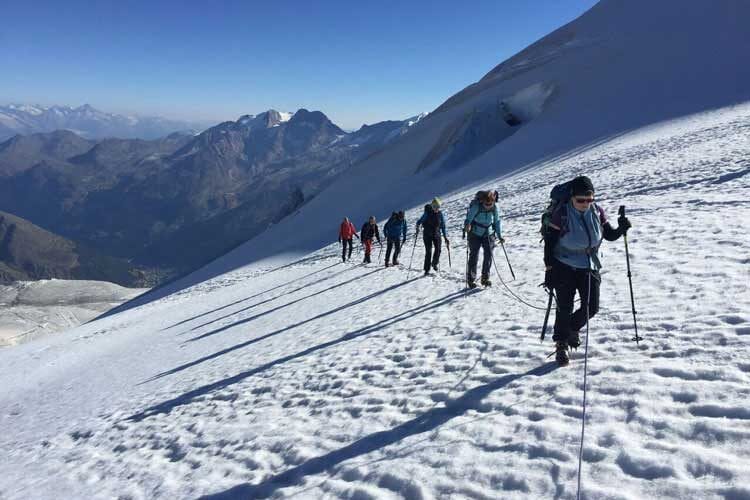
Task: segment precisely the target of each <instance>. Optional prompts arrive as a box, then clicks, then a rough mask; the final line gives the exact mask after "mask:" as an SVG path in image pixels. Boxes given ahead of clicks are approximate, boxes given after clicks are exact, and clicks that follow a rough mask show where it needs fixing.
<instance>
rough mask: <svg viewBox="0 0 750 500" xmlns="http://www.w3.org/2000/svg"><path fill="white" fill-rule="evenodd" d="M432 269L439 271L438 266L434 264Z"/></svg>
mask: <svg viewBox="0 0 750 500" xmlns="http://www.w3.org/2000/svg"><path fill="white" fill-rule="evenodd" d="M432 269H434V270H435V272H437V270H438V267H437V264H433V265H432Z"/></svg>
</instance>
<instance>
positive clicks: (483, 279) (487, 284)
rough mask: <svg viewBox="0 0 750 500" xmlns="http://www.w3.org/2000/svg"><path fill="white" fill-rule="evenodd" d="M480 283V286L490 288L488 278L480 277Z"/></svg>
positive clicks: (490, 284)
mask: <svg viewBox="0 0 750 500" xmlns="http://www.w3.org/2000/svg"><path fill="white" fill-rule="evenodd" d="M481 283H482V286H492V282H491V281H490V278H489V276H482V280H481Z"/></svg>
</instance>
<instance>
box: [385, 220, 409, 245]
mask: <svg viewBox="0 0 750 500" xmlns="http://www.w3.org/2000/svg"><path fill="white" fill-rule="evenodd" d="M383 233H385V237H386V238H388V239H391V240H397V239H399V238H402V239H406V219H404V220H399V219H397V218H394V217H391V218H390V219H388V222H386V223H385V226H384V227H383Z"/></svg>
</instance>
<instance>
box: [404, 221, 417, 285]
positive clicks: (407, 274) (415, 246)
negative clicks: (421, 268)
mask: <svg viewBox="0 0 750 500" xmlns="http://www.w3.org/2000/svg"><path fill="white" fill-rule="evenodd" d="M418 236H419V229H417V232H416V233H414V246H413V247H412V248H411V258H410V259H409V270H408V271H407V272H406V279H407V281H408V280H409V275H410V274H411V263H412V262H413V261H414V250H416V249H417V237H418Z"/></svg>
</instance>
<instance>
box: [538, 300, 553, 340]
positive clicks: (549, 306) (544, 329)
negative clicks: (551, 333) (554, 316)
mask: <svg viewBox="0 0 750 500" xmlns="http://www.w3.org/2000/svg"><path fill="white" fill-rule="evenodd" d="M547 291H548V292H549V299H548V300H547V312H545V313H544V324H542V336H541V337H540V339H539V340H540V341H541V342H543V341H544V335H545V334H546V333H547V323H548V322H549V312H550V311H551V310H552V297H553V295H552V289H549V290H547Z"/></svg>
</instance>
